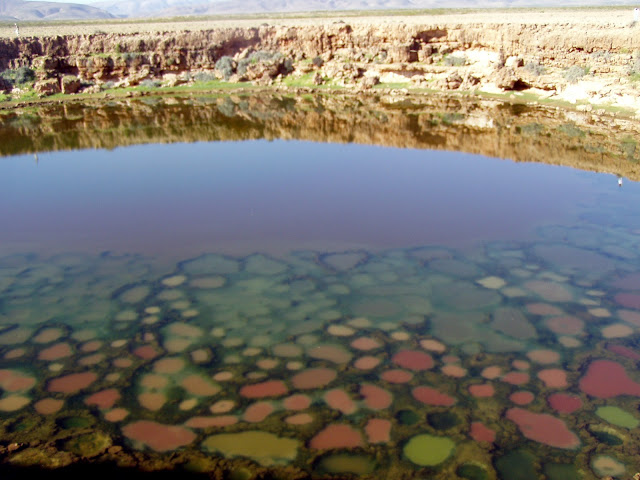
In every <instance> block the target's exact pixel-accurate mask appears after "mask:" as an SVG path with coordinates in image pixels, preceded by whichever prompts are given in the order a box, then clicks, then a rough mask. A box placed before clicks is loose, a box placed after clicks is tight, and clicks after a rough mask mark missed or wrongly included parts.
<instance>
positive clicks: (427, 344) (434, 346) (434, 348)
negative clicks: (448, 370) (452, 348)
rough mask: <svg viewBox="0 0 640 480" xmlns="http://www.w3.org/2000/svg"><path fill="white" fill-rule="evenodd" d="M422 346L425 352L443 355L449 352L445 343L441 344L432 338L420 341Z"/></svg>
mask: <svg viewBox="0 0 640 480" xmlns="http://www.w3.org/2000/svg"><path fill="white" fill-rule="evenodd" d="M420 346H421V347H422V348H424V349H425V350H429V351H431V352H436V353H443V352H445V351H446V350H447V346H446V345H445V344H444V343H442V342H439V341H438V340H433V339H432V338H426V339H424V340H420Z"/></svg>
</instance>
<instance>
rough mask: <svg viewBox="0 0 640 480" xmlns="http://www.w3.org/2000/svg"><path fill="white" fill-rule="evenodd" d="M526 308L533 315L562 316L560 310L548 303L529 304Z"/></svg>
mask: <svg viewBox="0 0 640 480" xmlns="http://www.w3.org/2000/svg"><path fill="white" fill-rule="evenodd" d="M526 308H527V311H528V312H529V313H532V314H534V315H562V310H560V309H559V308H557V307H554V306H553V305H549V304H548V303H530V304H528V305H527V306H526Z"/></svg>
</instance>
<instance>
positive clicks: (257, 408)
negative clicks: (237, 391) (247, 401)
mask: <svg viewBox="0 0 640 480" xmlns="http://www.w3.org/2000/svg"><path fill="white" fill-rule="evenodd" d="M273 412H275V408H274V407H273V405H272V404H271V403H270V402H256V403H253V404H251V405H249V406H248V407H247V409H246V410H245V412H244V415H243V417H242V419H243V420H244V421H245V422H249V423H258V422H261V421H263V420H264V419H265V418H267V417H268V416H269V415H271V414H272V413H273Z"/></svg>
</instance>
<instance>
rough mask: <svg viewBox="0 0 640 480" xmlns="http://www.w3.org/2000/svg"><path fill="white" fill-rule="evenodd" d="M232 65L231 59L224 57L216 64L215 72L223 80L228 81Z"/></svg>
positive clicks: (232, 68)
mask: <svg viewBox="0 0 640 480" xmlns="http://www.w3.org/2000/svg"><path fill="white" fill-rule="evenodd" d="M234 63H235V62H234V61H233V58H231V57H229V56H226V55H225V56H224V57H220V58H219V59H218V61H217V62H216V70H217V71H219V72H220V74H221V75H222V76H223V77H224V79H225V80H229V77H231V75H233V71H234V69H235V68H234Z"/></svg>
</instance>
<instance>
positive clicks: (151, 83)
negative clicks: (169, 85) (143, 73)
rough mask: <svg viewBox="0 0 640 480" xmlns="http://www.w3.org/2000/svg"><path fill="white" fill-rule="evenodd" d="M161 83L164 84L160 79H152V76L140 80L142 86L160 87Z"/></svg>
mask: <svg viewBox="0 0 640 480" xmlns="http://www.w3.org/2000/svg"><path fill="white" fill-rule="evenodd" d="M161 85H162V82H161V81H160V80H152V79H150V78H147V79H145V80H143V81H141V82H140V86H141V87H142V88H158V87H160V86H161Z"/></svg>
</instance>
